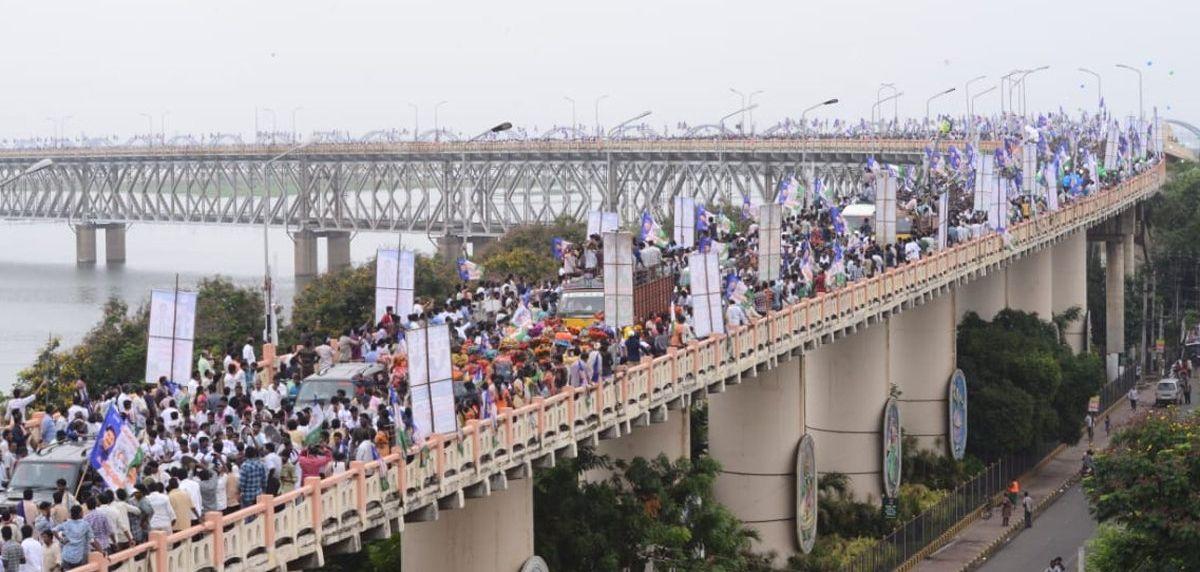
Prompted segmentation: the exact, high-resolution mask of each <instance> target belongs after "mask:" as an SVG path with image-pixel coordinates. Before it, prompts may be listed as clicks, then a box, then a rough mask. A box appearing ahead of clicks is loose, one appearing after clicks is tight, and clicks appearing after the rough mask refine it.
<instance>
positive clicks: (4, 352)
mask: <svg viewBox="0 0 1200 572" xmlns="http://www.w3.org/2000/svg"><path fill="white" fill-rule="evenodd" d="M398 239H399V237H398V236H397V235H395V234H385V233H363V234H359V235H357V236H355V237H354V240H353V241H352V242H351V246H350V256H351V259H352V260H353V261H354V263H356V264H357V263H361V262H363V261H366V260H368V259H369V258H371V257H372V256H374V255H375V251H376V249H377V248H379V247H380V246H387V247H392V248H394V247H395V245H396V243H397V241H398ZM262 241H263V237H262V229H261V228H255V227H226V226H191V225H163V224H135V225H133V226H131V227H130V228H129V230H128V232H127V234H126V263H125V264H124V265H114V266H108V265H106V264H105V263H104V261H103V259H104V233H103V231H97V232H96V242H97V245H96V246H97V258H98V259H99V260H100V261H99V262H97V263H96V265H94V266H78V265H76V264H75V235H74V234H73V233H72V232H71V230H70V229H69V228H68V227H67V225H66V224H63V223H23V222H11V221H0V245H3V246H2V247H0V389H2V390H5V391H7V390H8V389H9V388H10V387H11V386H12V384H13V382H14V381H15V380H16V375H17V372H18V371H20V370H21V369H22V368H24V367H26V366H28V365H29V364H30V363H31V362H32V361H33V359H34V358H35V357H36V355H37V350H38V349H39V348H41V347H42V346H43V345H44V344H45V343H46V340H47V339H49V338H50V337H51V336H58V337H60V338H62V340H63V343H64V345H68V346H69V345H73V344H75V343H77V342H78V341H79V340H80V339H81V338H82V337H83V335H84V334H85V333H87V331H88V330H89V329H91V327H92V326H93V325H95V323H96V321H97V320H98V319H99V318H100V315H101V311H102V309H103V306H104V302H105V301H106V300H107V299H108V298H110V297H113V296H116V297H118V298H121V299H122V300H125V301H126V302H127V303H128V304H129V306H130V307H136V306H138V305H140V304H142V303H144V302H146V301H147V300H149V296H150V290H151V289H153V288H171V287H173V286H174V283H175V275H176V273H178V274H179V283H180V287H181V288H189V287H192V286H193V285H194V284H195V283H196V282H198V281H199V280H200V279H201V278H203V277H206V276H212V275H214V274H221V275H223V276H226V277H228V278H229V279H231V280H233V281H234V282H236V283H238V284H242V285H246V286H260V285H261V284H262V275H263V248H262ZM404 245H405V247H406V248H413V249H416V250H419V251H423V252H430V251H432V249H433V247H432V245H431V244H430V242H429V241H428V240H427V239H426V238H425V236H424V235H406V236H405V237H404ZM269 258H270V260H271V265H272V267H273V273H274V275H275V284H276V292H277V293H278V294H277V295H278V296H279V299H280V300H281V301H282V303H283V304H285V305H286V306H288V307H290V305H291V299H292V295H293V293H294V291H295V280H294V278H293V271H294V264H293V252H292V242H291V240H290V239H289V238H288V237H287V235H286V234H285V233H284V231H283V230H282V229H278V230H275V229H273V230H271V232H270V253H269ZM319 268H320V269H321V270H322V271H324V270H325V268H326V258H325V247H324V241H321V242H320V249H319Z"/></svg>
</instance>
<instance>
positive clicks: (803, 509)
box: [796, 433, 818, 554]
mask: <svg viewBox="0 0 1200 572" xmlns="http://www.w3.org/2000/svg"><path fill="white" fill-rule="evenodd" d="M817 512H818V510H817V455H816V452H815V450H814V445H813V438H812V435H809V434H807V433H806V434H804V436H802V437H800V446H799V447H798V448H797V450H796V540H797V541H798V542H799V543H800V550H801V551H802V552H804V553H805V554H808V553H810V552H812V549H813V544H815V543H816V541H817Z"/></svg>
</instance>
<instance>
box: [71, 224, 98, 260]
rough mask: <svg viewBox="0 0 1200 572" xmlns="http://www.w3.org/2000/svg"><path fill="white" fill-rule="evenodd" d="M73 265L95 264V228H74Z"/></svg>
mask: <svg viewBox="0 0 1200 572" xmlns="http://www.w3.org/2000/svg"><path fill="white" fill-rule="evenodd" d="M74 230H75V263H76V264H95V263H96V227H94V226H77V227H75V229H74Z"/></svg>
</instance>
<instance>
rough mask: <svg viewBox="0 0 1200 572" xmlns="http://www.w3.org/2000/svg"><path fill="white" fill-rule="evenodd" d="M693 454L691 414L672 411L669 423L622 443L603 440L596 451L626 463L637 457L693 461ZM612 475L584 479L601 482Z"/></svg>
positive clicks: (601, 473)
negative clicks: (659, 457)
mask: <svg viewBox="0 0 1200 572" xmlns="http://www.w3.org/2000/svg"><path fill="white" fill-rule="evenodd" d="M691 452H692V424H691V417H690V416H689V415H688V412H687V411H668V412H667V420H666V421H664V422H662V423H652V424H650V425H648V426H645V427H634V428H633V433H632V434H630V435H622V436H621V437H620V438H619V439H608V440H602V441H600V444H599V446H597V447H596V453H598V454H601V455H608V457H609V458H610V459H624V460H626V461H628V460H631V459H633V458H634V457H644V458H646V459H653V458H655V457H657V456H659V455H666V456H667V458H668V459H671V460H672V461H675V460H677V459H679V458H680V457H689V456H690V455H691ZM611 475H612V472H611V471H607V470H603V469H598V470H592V471H588V472H587V473H585V474H584V477H583V478H584V480H586V481H589V482H598V481H602V480H605V479H607V478H608V477H609V476H611Z"/></svg>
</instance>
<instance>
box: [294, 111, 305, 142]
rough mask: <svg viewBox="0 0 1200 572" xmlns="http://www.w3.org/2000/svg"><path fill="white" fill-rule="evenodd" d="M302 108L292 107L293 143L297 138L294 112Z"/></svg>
mask: <svg viewBox="0 0 1200 572" xmlns="http://www.w3.org/2000/svg"><path fill="white" fill-rule="evenodd" d="M303 110H304V108H303V107H293V108H292V142H293V143H295V142H297V141H298V140H299V139H298V138H297V137H296V112H297V111H303Z"/></svg>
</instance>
